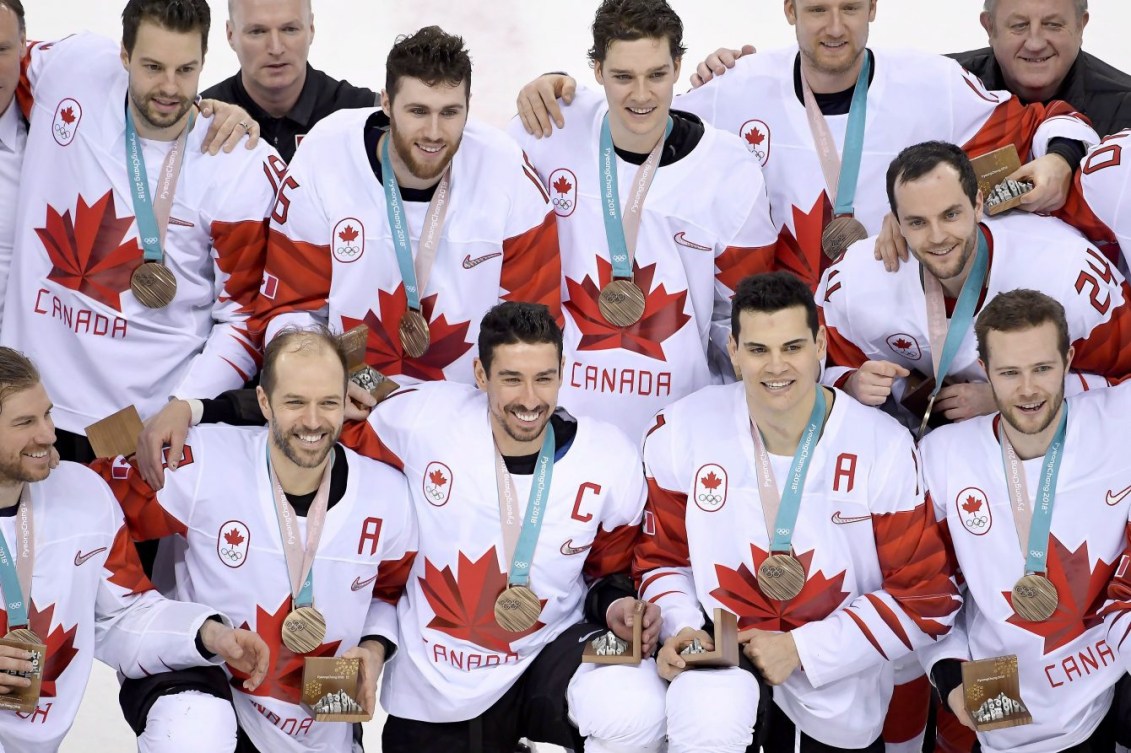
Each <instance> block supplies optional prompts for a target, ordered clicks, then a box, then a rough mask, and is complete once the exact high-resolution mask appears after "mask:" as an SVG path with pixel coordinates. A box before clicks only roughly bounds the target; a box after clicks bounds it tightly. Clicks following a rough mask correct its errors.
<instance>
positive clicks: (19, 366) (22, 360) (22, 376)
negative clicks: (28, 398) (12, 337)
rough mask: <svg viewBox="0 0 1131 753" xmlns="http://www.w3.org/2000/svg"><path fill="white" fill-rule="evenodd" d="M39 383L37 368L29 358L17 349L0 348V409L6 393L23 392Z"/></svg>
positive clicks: (2, 407) (2, 408)
mask: <svg viewBox="0 0 1131 753" xmlns="http://www.w3.org/2000/svg"><path fill="white" fill-rule="evenodd" d="M37 384H39V370H38V369H36V368H35V364H34V363H32V362H31V359H30V358H28V357H27V356H25V355H24V354H23V353H21V352H19V351H18V350H13V349H12V348H0V411H3V410H4V401H5V400H7V399H8V395H11V394H12V393H15V392H23V391H24V390H26V389H30V388H31V387H34V386H35V385H37Z"/></svg>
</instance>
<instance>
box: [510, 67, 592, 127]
mask: <svg viewBox="0 0 1131 753" xmlns="http://www.w3.org/2000/svg"><path fill="white" fill-rule="evenodd" d="M576 92H577V81H576V80H574V79H573V77H571V76H566V75H564V74H561V73H547V74H546V75H544V76H539V77H538V78H536V79H534V80H533V81H531V82H530V83H529V84H527V85H526V86H524V87H522V91H520V92H519V93H518V100H517V101H516V102H515V104H516V105H517V106H518V117H519V118H521V119H522V127H523V128H525V129H526V132H527V133H529V134H530V135H531V136H534V137H535V138H539V139H540V138H542V137H543V136H549V135H550V134H551V133H553V132H554V125H557V126H558V128H565V118H564V117H562V109H561V108H560V107H558V97H561V99H562V101H563V102H565V103H566V104H567V105H568V104H569V103H570V102H572V101H573V95H574V94H575V93H576ZM551 119H553V123H551V122H550V120H551Z"/></svg>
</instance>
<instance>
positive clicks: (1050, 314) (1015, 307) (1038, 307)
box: [974, 288, 1069, 367]
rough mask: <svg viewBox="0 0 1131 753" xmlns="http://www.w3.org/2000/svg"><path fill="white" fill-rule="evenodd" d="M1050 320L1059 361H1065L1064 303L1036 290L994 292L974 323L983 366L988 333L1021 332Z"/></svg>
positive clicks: (985, 361)
mask: <svg viewBox="0 0 1131 753" xmlns="http://www.w3.org/2000/svg"><path fill="white" fill-rule="evenodd" d="M1046 322H1052V324H1053V326H1054V327H1056V347H1057V349H1058V350H1059V351H1060V358H1061V360H1062V361H1067V360H1068V346H1069V342H1068V320H1067V318H1066V317H1065V314H1064V306H1062V305H1060V302H1059V301H1057V300H1056V299H1055V298H1052V297H1050V296H1047V295H1045V294H1044V293H1041V292H1038V291H1036V290H1026V289H1024V288H1021V289H1018V290H1010V291H1009V292H1007V293H998V294H997V295H996V296H994V298H993V300H992V301H990V302H989V303H988V304H986V307H985V308H984V309H982V313H980V314H978V320H977V321H976V322H975V323H974V335H975V336H976V337H977V338H978V358H981V359H982V362H983V363H984V364H986V366H987V367H989V365H990V347H989V344H988V343H987V340H988V339H989V334H990V332H1021V331H1023V330H1027V329H1032V328H1033V327H1039V326H1041V325H1042V324H1044V323H1046Z"/></svg>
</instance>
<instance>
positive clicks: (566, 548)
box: [561, 539, 593, 557]
mask: <svg viewBox="0 0 1131 753" xmlns="http://www.w3.org/2000/svg"><path fill="white" fill-rule="evenodd" d="M591 546H593V545H592V544H586V545H585V546H574V545H573V539H566V540H565V543H563V544H562V550H561V551H562V554H564V555H565V556H567V557H569V556H570V555H572V554H581V553H582V552H584V551H585V550H586V549H588V548H589V547H591Z"/></svg>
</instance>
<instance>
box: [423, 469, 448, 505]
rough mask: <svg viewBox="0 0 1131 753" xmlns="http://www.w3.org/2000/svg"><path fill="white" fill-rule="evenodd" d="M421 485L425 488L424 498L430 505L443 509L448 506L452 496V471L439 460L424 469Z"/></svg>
mask: <svg viewBox="0 0 1131 753" xmlns="http://www.w3.org/2000/svg"><path fill="white" fill-rule="evenodd" d="M421 484H422V485H423V486H424V498H425V499H426V500H428V504H430V505H432V506H433V507H443V506H444V505H446V504H448V498H449V497H451V496H452V469H451V468H448V466H446V465H444V464H443V463H441V462H440V461H439V460H433V461H432V462H431V463H429V464H428V467H427V468H425V469H424V479H423V480H422V481H421Z"/></svg>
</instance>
